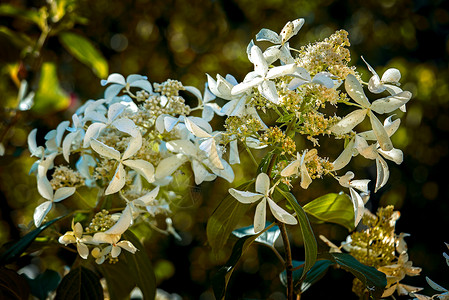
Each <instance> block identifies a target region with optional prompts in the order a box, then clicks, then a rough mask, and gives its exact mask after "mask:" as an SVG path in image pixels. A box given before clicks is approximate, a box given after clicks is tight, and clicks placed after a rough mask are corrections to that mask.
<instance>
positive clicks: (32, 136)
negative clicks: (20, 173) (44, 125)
mask: <svg viewBox="0 0 449 300" xmlns="http://www.w3.org/2000/svg"><path fill="white" fill-rule="evenodd" d="M36 134H37V128H34V129H33V130H31V131H30V133H29V134H28V149H29V150H30V153H31V155H35V156H37V153H38V151H37V149H38V148H37V142H36Z"/></svg>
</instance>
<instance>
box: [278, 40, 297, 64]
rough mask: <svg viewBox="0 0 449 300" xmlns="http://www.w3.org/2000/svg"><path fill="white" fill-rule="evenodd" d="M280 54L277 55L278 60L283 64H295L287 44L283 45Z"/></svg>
mask: <svg viewBox="0 0 449 300" xmlns="http://www.w3.org/2000/svg"><path fill="white" fill-rule="evenodd" d="M279 50H280V54H279V60H280V61H281V62H283V63H284V64H286V65H288V64H293V63H295V59H294V58H293V56H292V54H291V53H290V46H289V44H288V42H287V43H284V45H283V46H281V48H280V49H279Z"/></svg>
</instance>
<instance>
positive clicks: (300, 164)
mask: <svg viewBox="0 0 449 300" xmlns="http://www.w3.org/2000/svg"><path fill="white" fill-rule="evenodd" d="M316 155H317V150H316V149H312V150H310V151H308V150H305V151H304V152H303V153H302V154H299V152H297V153H296V160H294V161H292V162H291V163H290V164H288V165H287V166H286V167H285V168H284V169H283V170H282V171H281V176H284V177H288V176H292V175H296V176H297V175H300V176H301V187H302V188H303V189H307V188H308V187H309V185H310V184H311V183H312V178H311V177H310V175H309V172H308V171H307V167H306V162H308V161H310V160H311V159H313V158H314V157H315V156H316Z"/></svg>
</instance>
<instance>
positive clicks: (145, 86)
mask: <svg viewBox="0 0 449 300" xmlns="http://www.w3.org/2000/svg"><path fill="white" fill-rule="evenodd" d="M130 76H131V75H130ZM128 77H129V76H128ZM129 86H131V87H138V88H141V89H142V90H145V91H147V92H148V93H149V94H150V95H151V94H152V93H153V87H152V86H151V83H150V82H149V81H148V80H136V81H134V82H132V83H131V84H130V85H129Z"/></svg>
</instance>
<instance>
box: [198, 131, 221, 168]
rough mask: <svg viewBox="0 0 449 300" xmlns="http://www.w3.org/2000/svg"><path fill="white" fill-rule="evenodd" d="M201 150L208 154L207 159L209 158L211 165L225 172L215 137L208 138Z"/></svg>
mask: <svg viewBox="0 0 449 300" xmlns="http://www.w3.org/2000/svg"><path fill="white" fill-rule="evenodd" d="M199 148H200V149H201V150H203V151H204V152H206V154H207V157H209V159H210V161H211V163H212V164H213V165H214V166H215V167H216V168H218V169H221V170H223V169H224V167H223V164H222V163H221V160H220V157H219V156H218V151H217V145H216V143H215V139H214V138H213V137H211V138H208V139H207V140H205V141H204V142H202V143H201V144H200V146H199Z"/></svg>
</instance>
